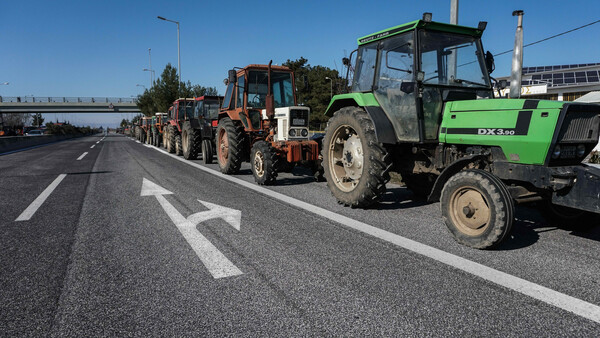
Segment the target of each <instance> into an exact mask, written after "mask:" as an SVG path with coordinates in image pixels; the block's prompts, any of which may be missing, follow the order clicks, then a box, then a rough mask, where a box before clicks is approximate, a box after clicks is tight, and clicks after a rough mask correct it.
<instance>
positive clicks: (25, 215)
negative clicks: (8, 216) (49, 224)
mask: <svg viewBox="0 0 600 338" xmlns="http://www.w3.org/2000/svg"><path fill="white" fill-rule="evenodd" d="M66 176H67V174H60V175H58V177H57V178H56V179H55V180H54V181H52V183H50V185H49V186H48V188H46V189H45V190H44V191H42V193H41V194H40V195H39V196H38V197H37V198H36V199H35V200H34V201H33V202H31V204H30V205H29V206H28V207H27V209H25V210H24V211H23V212H22V213H21V214H20V215H19V217H17V219H15V222H16V221H28V220H29V219H30V218H31V217H32V216H33V214H35V212H36V211H37V210H38V209H39V208H40V207H41V206H42V204H44V201H46V198H48V196H50V194H51V193H52V192H53V191H54V189H56V187H57V186H58V185H59V184H60V182H62V180H63V179H64V178H65V177H66Z"/></svg>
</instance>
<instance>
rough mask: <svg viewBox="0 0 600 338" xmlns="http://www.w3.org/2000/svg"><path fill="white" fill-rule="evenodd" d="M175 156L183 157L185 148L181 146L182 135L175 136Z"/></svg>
mask: <svg viewBox="0 0 600 338" xmlns="http://www.w3.org/2000/svg"><path fill="white" fill-rule="evenodd" d="M175 155H177V156H181V155H183V147H182V146H181V134H177V136H175Z"/></svg>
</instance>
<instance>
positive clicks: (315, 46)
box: [0, 0, 600, 125]
mask: <svg viewBox="0 0 600 338" xmlns="http://www.w3.org/2000/svg"><path fill="white" fill-rule="evenodd" d="M459 3H460V8H459V24H461V25H466V26H477V23H478V22H479V21H487V22H488V26H487V30H486V32H485V33H484V35H483V44H484V48H485V49H486V50H490V51H491V52H492V53H493V54H496V53H499V52H503V51H505V50H508V49H511V48H512V46H513V43H514V33H515V27H516V18H515V17H512V16H511V13H512V11H513V10H516V9H522V10H524V11H525V16H524V32H525V34H524V36H525V38H524V39H525V43H529V42H533V41H537V40H539V39H543V38H545V37H548V36H550V35H554V34H557V33H560V32H563V31H565V30H569V29H572V28H575V27H578V26H581V25H583V24H586V23H589V22H592V21H595V20H598V19H600V14H599V13H600V2H598V1H592V0H585V1H576V2H572V3H571V4H572V5H570V4H569V3H566V2H564V1H511V0H504V1H481V0H479V1H476V0H460V1H459ZM423 12H432V13H433V19H434V21H441V22H448V21H449V12H450V0H429V1H425V0H422V1H408V0H402V1H399V0H397V1H368V2H367V1H349V0H347V1H323V0H321V1H313V0H303V1H284V0H280V1H236V0H229V1H126V0H122V1H112V0H109V1H61V0H57V1H27V0H21V1H8V0H7V1H3V3H2V6H1V8H0V36H1V41H2V45H1V46H2V47H1V51H0V83H2V82H10V85H8V86H0V95H3V96H25V95H32V94H33V95H35V96H111V97H130V96H132V95H137V94H139V93H140V92H141V91H142V90H143V88H142V87H139V86H136V84H142V85H145V86H149V84H150V75H149V73H148V72H144V71H142V69H143V68H148V66H149V64H148V62H149V60H148V48H151V49H152V68H153V69H155V70H156V73H157V76H158V75H159V74H160V72H161V71H162V70H163V69H164V66H165V65H166V64H167V63H169V62H170V63H172V64H173V65H175V66H176V65H177V30H176V25H175V24H173V23H170V22H165V21H161V20H158V19H157V18H156V16H157V15H160V16H164V17H166V18H168V19H171V20H176V21H179V22H180V23H181V70H182V78H183V80H185V81H187V80H190V81H191V82H192V83H194V84H201V85H204V86H215V87H217V89H218V90H219V91H220V92H221V93H222V92H223V91H224V89H225V88H224V85H223V82H222V80H223V79H224V78H225V77H226V75H227V69H230V68H231V67H232V66H240V67H243V66H245V65H247V64H250V63H267V62H268V61H269V60H270V59H273V62H274V63H276V64H281V63H282V62H285V61H286V60H287V59H297V58H300V57H301V56H302V57H305V58H307V59H308V61H309V63H310V64H312V65H318V64H319V65H324V66H327V67H331V68H337V69H341V61H340V60H341V58H342V57H343V56H344V55H345V54H348V53H350V52H351V51H352V50H353V49H355V48H356V39H357V38H358V37H360V36H364V35H367V34H369V33H372V32H375V31H379V30H382V29H384V28H387V27H390V26H395V25H399V24H402V23H404V22H407V21H412V20H415V19H418V18H421V16H422V13H423ZM599 36H600V24H596V25H592V26H590V27H587V28H584V29H582V30H579V31H576V32H574V33H571V34H568V35H565V36H562V37H559V38H556V39H553V40H550V41H548V42H544V43H541V44H538V45H535V46H532V47H528V48H525V52H524V65H525V66H535V65H554V64H570V63H592V62H600V53H599V52H600V44H598V37H599ZM510 60H511V56H510V54H506V55H504V56H499V57H498V58H497V59H496V72H495V73H494V74H493V75H495V76H502V75H508V74H509V73H510ZM65 115H67V114H62V115H59V116H58V117H59V119H61V120H62V119H63V117H65ZM123 117H126V116H125V115H124V114H114V115H96V114H87V115H84V114H76V115H68V116H66V118H67V119H69V120H71V121H72V122H74V123H78V124H91V125H100V124H102V125H106V124H107V123H108V124H111V125H113V124H116V123H118V122H119V121H120V120H121V119H122V118H123ZM48 118H49V119H55V118H56V116H50V115H48Z"/></svg>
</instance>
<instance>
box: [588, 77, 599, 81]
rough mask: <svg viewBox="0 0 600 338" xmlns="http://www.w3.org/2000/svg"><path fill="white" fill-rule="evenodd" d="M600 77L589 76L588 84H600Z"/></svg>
mask: <svg viewBox="0 0 600 338" xmlns="http://www.w3.org/2000/svg"><path fill="white" fill-rule="evenodd" d="M599 79H600V78H599V77H598V76H588V82H600V81H599Z"/></svg>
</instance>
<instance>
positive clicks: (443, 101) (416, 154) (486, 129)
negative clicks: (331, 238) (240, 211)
mask: <svg viewBox="0 0 600 338" xmlns="http://www.w3.org/2000/svg"><path fill="white" fill-rule="evenodd" d="M484 29H485V23H483V22H482V23H480V25H479V27H478V28H470V27H464V26H457V25H450V24H444V23H437V22H432V21H431V20H417V21H413V22H409V23H407V24H404V25H401V26H396V27H392V28H389V29H386V30H383V31H380V32H377V33H374V34H371V35H368V36H365V37H362V38H360V39H358V45H359V46H358V49H357V50H355V51H354V52H352V54H351V55H350V58H349V59H348V58H345V59H344V64H345V65H346V66H348V69H349V70H350V69H351V68H353V74H354V75H353V79H352V80H350V81H349V84H351V90H350V91H349V93H347V94H341V95H336V96H334V97H333V98H332V100H331V103H330V104H329V107H328V108H327V111H326V114H327V115H328V116H330V117H331V118H330V120H329V122H328V126H327V130H326V134H325V137H324V140H323V153H322V155H323V167H324V169H325V177H326V179H327V182H328V183H327V184H328V186H329V188H330V189H331V191H332V193H333V195H334V196H335V197H336V198H337V200H338V202H340V203H341V204H344V205H346V206H351V207H361V208H362V207H368V206H370V205H372V204H373V203H375V202H377V201H378V199H379V198H380V197H381V196H382V194H384V192H385V186H386V183H387V182H388V181H389V179H390V175H389V174H390V171H394V172H397V173H399V174H400V175H401V177H402V180H403V181H404V183H405V184H406V187H407V188H408V189H410V190H411V191H412V192H413V193H414V195H415V196H417V197H423V198H427V199H428V201H430V202H434V201H440V202H441V203H440V204H441V211H442V216H443V218H444V221H445V223H446V225H447V226H448V228H449V230H450V232H451V233H452V235H453V236H454V238H455V239H456V240H457V241H458V242H459V243H462V244H464V245H467V246H470V247H474V248H480V249H484V248H491V247H493V246H495V245H497V244H498V243H500V242H501V241H502V240H503V239H504V238H506V237H507V235H508V234H509V233H510V231H511V227H512V224H513V219H514V206H515V204H517V203H525V202H534V201H535V202H537V203H539V204H540V205H542V204H545V205H546V206H547V207H546V208H544V210H546V212H548V213H549V214H550V215H551V217H553V218H555V219H556V218H559V219H563V220H570V221H572V222H575V221H578V220H581V219H583V218H585V217H588V216H593V217H596V216H597V214H598V213H600V169H598V168H597V167H592V166H588V165H586V164H582V163H581V162H582V160H583V159H584V158H585V157H586V155H588V154H589V153H590V152H591V151H592V149H593V148H594V146H595V145H596V144H597V143H598V136H599V129H600V106H598V105H590V104H578V103H573V102H560V101H545V100H524V99H494V86H493V85H492V82H491V81H490V79H491V78H490V75H489V73H491V71H492V70H493V68H494V66H493V57H492V56H491V54H490V53H489V52H488V53H487V54H486V53H484V51H483V47H482V44H481V35H482V33H483V30H484ZM355 53H356V62H355V64H354V67H352V58H353V55H354V54H355Z"/></svg>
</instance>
